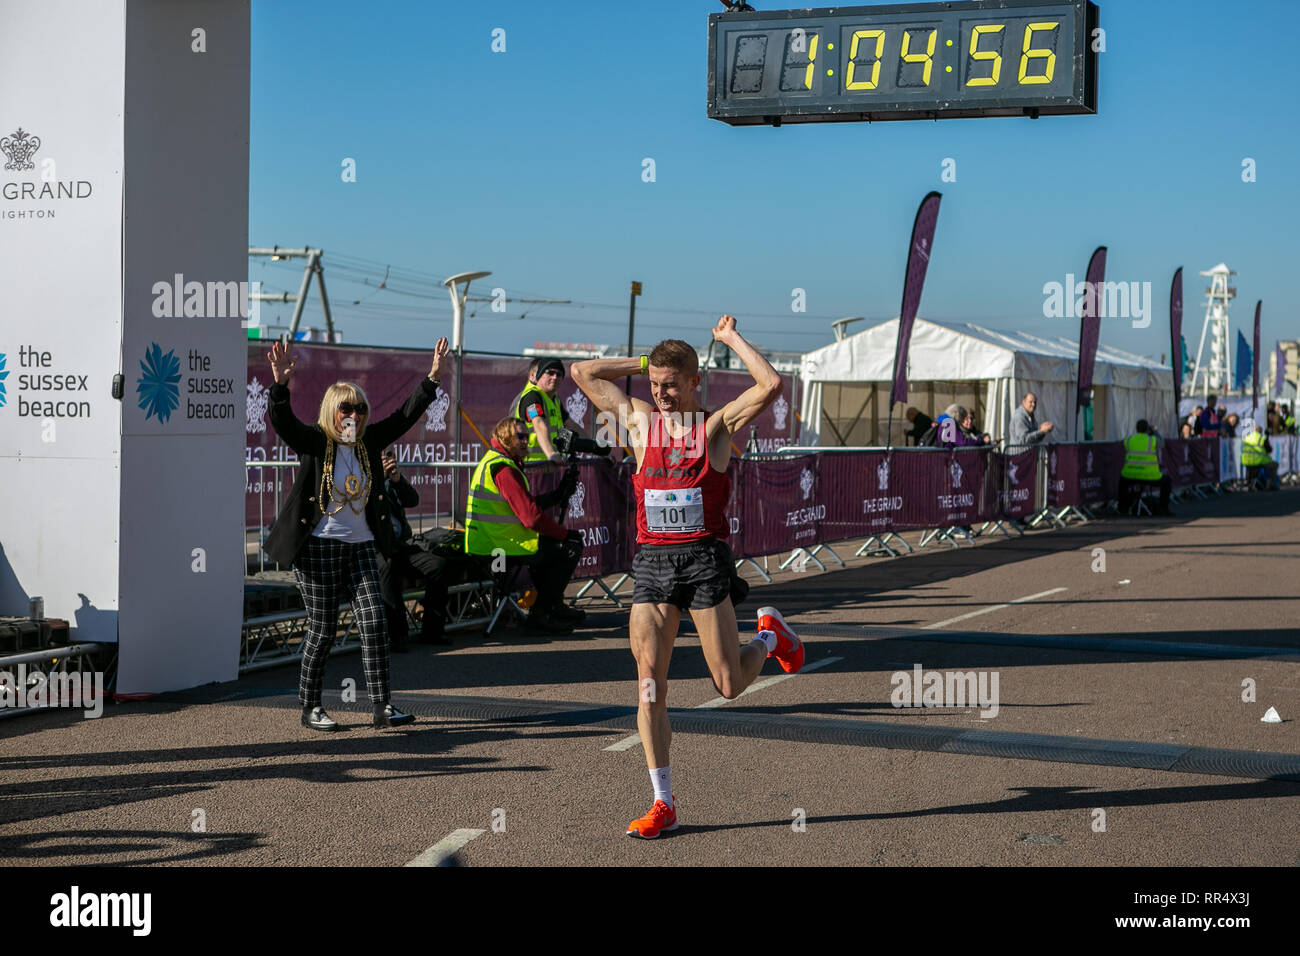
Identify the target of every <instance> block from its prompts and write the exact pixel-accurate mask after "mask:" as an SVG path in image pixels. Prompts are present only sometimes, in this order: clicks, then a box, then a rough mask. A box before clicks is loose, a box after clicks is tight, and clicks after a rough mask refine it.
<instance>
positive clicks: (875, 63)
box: [733, 20, 1061, 93]
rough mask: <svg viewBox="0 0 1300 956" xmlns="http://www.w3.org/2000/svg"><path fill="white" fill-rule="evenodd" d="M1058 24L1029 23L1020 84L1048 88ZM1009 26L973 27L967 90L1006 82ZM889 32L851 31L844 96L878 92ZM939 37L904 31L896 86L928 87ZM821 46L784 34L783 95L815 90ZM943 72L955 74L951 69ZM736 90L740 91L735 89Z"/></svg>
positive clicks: (814, 39) (799, 34)
mask: <svg viewBox="0 0 1300 956" xmlns="http://www.w3.org/2000/svg"><path fill="white" fill-rule="evenodd" d="M1060 26H1061V24H1060V21H1054V20H1043V21H1037V22H1031V23H1026V24H1025V26H1024V30H1023V34H1022V37H1021V44H1020V56H1019V64H1018V66H1019V68H1018V70H1017V72H1016V84H1017V85H1018V86H1029V85H1036V84H1047V83H1051V82H1052V80H1053V79H1054V78H1055V75H1056V47H1057V44H1058V40H1059V31H1060ZM1006 28H1007V24H1005V23H981V24H976V25H975V26H974V27H973V28H972V29H971V32H970V41H969V43H968V45H967V46H968V49H967V50H966V55H967V57H968V62H967V70H966V80H965V82H964V83H963V86H966V87H989V86H997V85H998V84H999V82H1000V81H1001V79H1002V64H1003V60H1004V59H1006V57H1005V56H1004V54H1003V53H1002V52H1001V47H1002V43H1003V40H1004V33H1005V31H1006ZM887 33H888V31H886V30H882V29H879V28H877V29H871V30H855V31H853V34H852V36H851V38H850V40H849V55H848V60H847V65H846V67H845V74H844V91H845V92H846V93H852V92H857V91H868V90H876V89H879V88H880V69H881V67H880V64H881V61H882V59H883V57H884V54H885V45H886V42H887ZM1044 34H1046V35H1044ZM938 37H939V30H938V28H937V27H931V28H928V29H926V28H916V27H905V28H903V30H902V38H901V39H900V40H899V41H898V43H899V76H898V79H897V83H896V86H897V87H901V88H907V87H913V88H919V87H927V86H929V85H930V80H931V75H932V71H933V68H934V53H935V47H936V44H937V42H938ZM988 41H994V42H995V43H996V48H993V46H992V44H991V43H990V42H988ZM947 42H948V45H949V46H951V45H952V41H951V40H949V41H947ZM1045 42H1046V43H1050V46H1047V45H1041V44H1044V43H1045ZM820 44H821V36H820V34H816V33H814V34H811V35H806V34H804V32H803V31H802V30H798V29H796V30H793V31H791V32H790V33H789V34H788V35H787V36H786V40H785V56H784V63H783V64H782V69H781V83H780V88H781V90H782V92H795V91H799V90H805V91H807V90H812V89H813V77H814V76H815V71H816V69H817V56H818V52H819V46H820ZM981 47H982V48H981ZM834 49H835V44H834V43H831V42H828V43H827V44H826V50H827V51H828V52H830V51H833V50H834ZM904 64H916V65H917V66H918V67H919V76H918V75H917V74H918V71H917V70H916V69H912V70H909V71H908V72H910V73H911V74H912V75H911V77H909V78H908V80H905V79H904V76H903V71H904V69H905V67H904ZM945 69H947V70H949V71H951V69H952V67H951V66H949V67H946V68H945ZM979 74H983V75H979ZM826 75H827V76H833V75H834V69H833V68H828V69H827V70H826ZM918 79H919V82H917V80H918ZM909 80H910V81H909ZM733 92H739V91H737V90H733Z"/></svg>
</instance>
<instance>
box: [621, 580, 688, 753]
mask: <svg viewBox="0 0 1300 956" xmlns="http://www.w3.org/2000/svg"><path fill="white" fill-rule="evenodd" d="M681 618H682V612H681V611H679V610H678V609H677V607H676V606H675V605H672V604H633V605H632V614H631V618H630V621H629V627H628V631H629V634H630V636H631V639H632V655H633V656H634V657H635V658H636V680H637V709H636V729H637V731H638V732H640V734H641V745H642V746H643V747H644V748H645V759H646V766H647V767H649V768H650V769H651V770H654V769H655V768H657V767H667V766H668V748H669V745H670V744H671V743H672V739H673V732H672V729H671V728H670V727H669V725H668V661H669V659H670V658H671V657H672V655H673V641H674V640H675V639H676V637H677V625H678V624H679V623H680V622H681ZM647 679H649V680H652V681H653V682H654V683H653V684H648V683H646V681H647Z"/></svg>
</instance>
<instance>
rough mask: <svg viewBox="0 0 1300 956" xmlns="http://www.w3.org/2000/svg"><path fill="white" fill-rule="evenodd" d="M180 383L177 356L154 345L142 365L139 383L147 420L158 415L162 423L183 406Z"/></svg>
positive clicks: (146, 353) (142, 405) (145, 355)
mask: <svg viewBox="0 0 1300 956" xmlns="http://www.w3.org/2000/svg"><path fill="white" fill-rule="evenodd" d="M180 380H181V361H180V359H178V358H177V357H176V353H175V352H171V351H169V352H168V353H167V354H166V355H164V354H163V350H162V348H161V347H160V346H159V345H158V343H157V342H154V343H153V345H151V346H150V347H149V348H148V349H147V350H146V351H145V353H144V360H143V361H141V362H140V377H139V378H138V379H136V383H135V391H136V394H137V395H139V396H140V402H139V404H140V408H142V409H143V410H144V417H145V421H148V420H149V419H151V418H153V417H154V416H155V415H157V416H158V421H160V422H165V421H167V419H169V418H170V417H171V414H172V412H173V411H174V410H175V409H176V406H177V405H179V404H180V388H179V383H180Z"/></svg>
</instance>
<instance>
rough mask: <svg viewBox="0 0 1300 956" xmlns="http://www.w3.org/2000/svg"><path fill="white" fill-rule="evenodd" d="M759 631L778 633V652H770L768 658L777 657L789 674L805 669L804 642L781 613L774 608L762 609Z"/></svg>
mask: <svg viewBox="0 0 1300 956" xmlns="http://www.w3.org/2000/svg"><path fill="white" fill-rule="evenodd" d="M758 629H759V630H760V631H774V632H775V633H776V650H774V651H770V652H769V653H768V655H767V656H768V657H775V658H776V659H777V661H779V662H780V664H781V669H782V670H783V671H785V672H786V673H787V674H795V673H798V671H799V668H801V667H803V641H801V640H799V635H798V634H796V633H795V632H794V631H792V630H790V625H788V624H786V623H785V618H783V617H782V616H781V612H780V611H778V610H777V609H776V608H774V607H760V608H759V609H758Z"/></svg>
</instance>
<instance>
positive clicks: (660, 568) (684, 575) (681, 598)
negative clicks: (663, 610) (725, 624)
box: [632, 538, 735, 611]
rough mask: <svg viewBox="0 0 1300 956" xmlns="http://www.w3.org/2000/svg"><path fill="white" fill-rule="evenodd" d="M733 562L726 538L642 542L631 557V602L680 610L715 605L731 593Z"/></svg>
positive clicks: (698, 609) (695, 609)
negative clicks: (655, 542)
mask: <svg viewBox="0 0 1300 956" xmlns="http://www.w3.org/2000/svg"><path fill="white" fill-rule="evenodd" d="M734 573H735V561H734V560H733V559H732V556H731V548H729V547H727V543H726V542H725V541H720V540H719V539H717V538H708V539H706V540H704V541H692V542H690V543H688V544H666V545H657V544H643V545H641V550H640V551H638V552H637V554H636V557H635V558H633V559H632V575H633V577H634V578H635V580H636V586H635V587H634V588H633V590H632V603H633V604H673V605H676V606H677V607H678V608H680V609H681V610H683V611H688V610H694V611H702V610H704V609H706V608H711V607H717V606H718V605H719V604H721V603H722V601H723V599H724V598H726V597H727V596H729V595H730V593H731V578H732V575H733V574H734Z"/></svg>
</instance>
